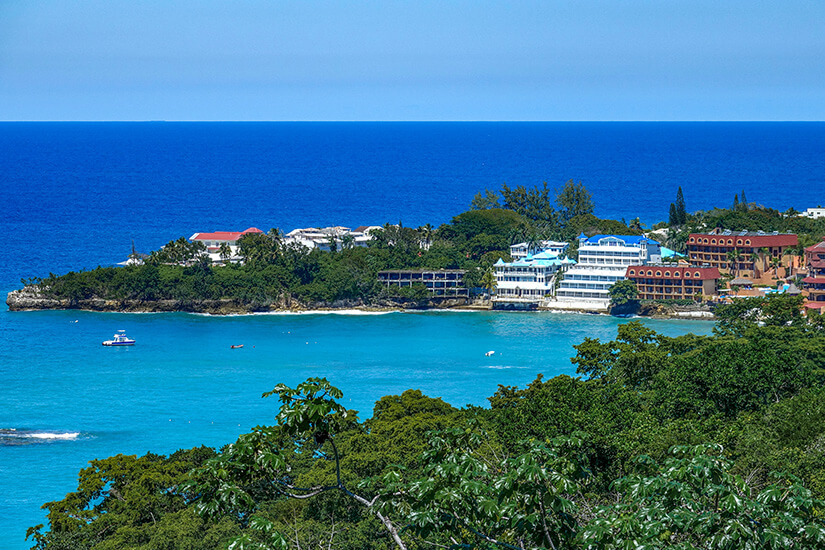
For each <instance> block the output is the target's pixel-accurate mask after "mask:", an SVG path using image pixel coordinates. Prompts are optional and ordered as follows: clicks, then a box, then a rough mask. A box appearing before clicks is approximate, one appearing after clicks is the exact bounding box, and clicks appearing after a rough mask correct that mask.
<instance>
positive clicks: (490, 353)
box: [484, 351, 496, 357]
mask: <svg viewBox="0 0 825 550" xmlns="http://www.w3.org/2000/svg"><path fill="white" fill-rule="evenodd" d="M495 353H496V352H495V351H488V352H487V353H485V354H484V355H486V356H487V357H492V356H493V355H494V354H495Z"/></svg>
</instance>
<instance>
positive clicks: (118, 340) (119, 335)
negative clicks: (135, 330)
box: [103, 330, 135, 346]
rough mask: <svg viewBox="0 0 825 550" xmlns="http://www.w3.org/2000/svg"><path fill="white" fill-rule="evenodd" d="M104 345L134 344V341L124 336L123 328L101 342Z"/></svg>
mask: <svg viewBox="0 0 825 550" xmlns="http://www.w3.org/2000/svg"><path fill="white" fill-rule="evenodd" d="M103 345H104V346H134V345H135V341H134V340H132V339H131V338H129V337H128V336H126V331H125V330H119V331H117V332H116V333H115V335H114V336H112V339H111V340H106V341H105V342H103Z"/></svg>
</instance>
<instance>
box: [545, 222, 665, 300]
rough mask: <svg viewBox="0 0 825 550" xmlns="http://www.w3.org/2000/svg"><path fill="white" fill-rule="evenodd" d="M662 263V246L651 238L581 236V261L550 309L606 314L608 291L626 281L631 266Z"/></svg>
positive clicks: (567, 274)
mask: <svg viewBox="0 0 825 550" xmlns="http://www.w3.org/2000/svg"><path fill="white" fill-rule="evenodd" d="M661 261H662V251H661V246H660V245H659V243H658V242H656V241H654V240H652V239H648V238H647V237H641V236H630V235H593V236H592V237H589V238H588V237H587V236H585V235H584V234H582V235H579V261H578V263H577V264H576V266H575V267H573V268H571V269H569V270H567V272H565V273H564V277H563V279H562V281H561V284H560V286H559V289H558V290H557V291H556V300H555V301H553V302H550V303H549V304H548V307H551V308H554V309H585V310H599V311H606V310H607V307H608V305H609V304H610V297H609V296H608V293H607V289H609V288H610V286H611V285H612V284H613V283H615V282H616V281H620V280H622V279H624V278H625V273H626V271H627V267H628V266H630V265H647V264H651V263H659V262H661Z"/></svg>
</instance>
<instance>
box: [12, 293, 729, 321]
mask: <svg viewBox="0 0 825 550" xmlns="http://www.w3.org/2000/svg"><path fill="white" fill-rule="evenodd" d="M458 302H461V303H458ZM6 304H7V305H8V308H9V311H15V312H20V311H71V310H74V311H90V312H96V313H140V314H147V313H191V314H195V315H207V316H246V315H312V314H316V315H319V314H328V315H382V314H389V313H415V312H430V311H445V312H446V311H449V312H456V313H462V312H512V311H511V310H495V309H493V308H492V307H491V306H490V305H487V304H473V303H466V301H464V300H454V299H451V300H443V301H439V302H433V301H430V302H428V303H427V304H421V303H414V302H402V301H390V300H383V301H381V302H377V303H364V302H362V301H342V302H339V303H332V304H317V305H307V304H303V303H300V302H298V301H295V300H291V299H288V298H286V299H285V298H283V297H282V299H280V300H278V301H277V302H274V303H271V304H266V305H264V304H255V303H244V302H241V301H239V300H234V299H223V300H202V301H199V302H184V301H179V300H155V301H139V300H104V299H101V298H90V299H87V300H79V301H76V302H71V301H69V300H66V299H62V300H61V299H56V298H49V297H46V296H43V295H42V294H40V293H39V292H37V291H33V290H31V289H26V288H24V289H18V290H13V291H11V292H9V293H8V296H7V298H6ZM521 313H557V314H558V313H563V314H566V313H569V314H575V315H604V316H609V317H616V318H626V319H635V318H640V319H641V318H648V319H659V320H671V319H672V320H684V321H692V320H696V321H713V320H715V316H714V315H713V313H712V312H710V311H704V310H702V311H700V310H694V311H679V310H678V309H675V308H673V307H666V306H661V305H660V306H657V307H655V308H641V310H640V311H637V312H632V313H630V312H628V313H617V314H611V313H610V312H607V311H599V312H596V311H588V310H584V309H582V310H577V309H561V308H560V309H552V308H541V309H538V310H533V311H522V312H521Z"/></svg>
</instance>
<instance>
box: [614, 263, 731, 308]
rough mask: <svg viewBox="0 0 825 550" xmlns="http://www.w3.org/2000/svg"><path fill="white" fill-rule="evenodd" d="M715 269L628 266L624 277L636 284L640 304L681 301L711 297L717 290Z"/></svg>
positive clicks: (717, 274)
mask: <svg viewBox="0 0 825 550" xmlns="http://www.w3.org/2000/svg"><path fill="white" fill-rule="evenodd" d="M719 276H720V275H719V270H718V269H717V268H715V267H686V266H671V265H661V264H659V265H631V266H630V267H628V268H627V273H626V275H625V277H626V278H627V279H630V280H631V281H633V282H634V283H636V290H637V291H638V292H639V299H640V300H685V299H692V298H696V296H697V295H700V296H715V295H717V294H718V289H719Z"/></svg>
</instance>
